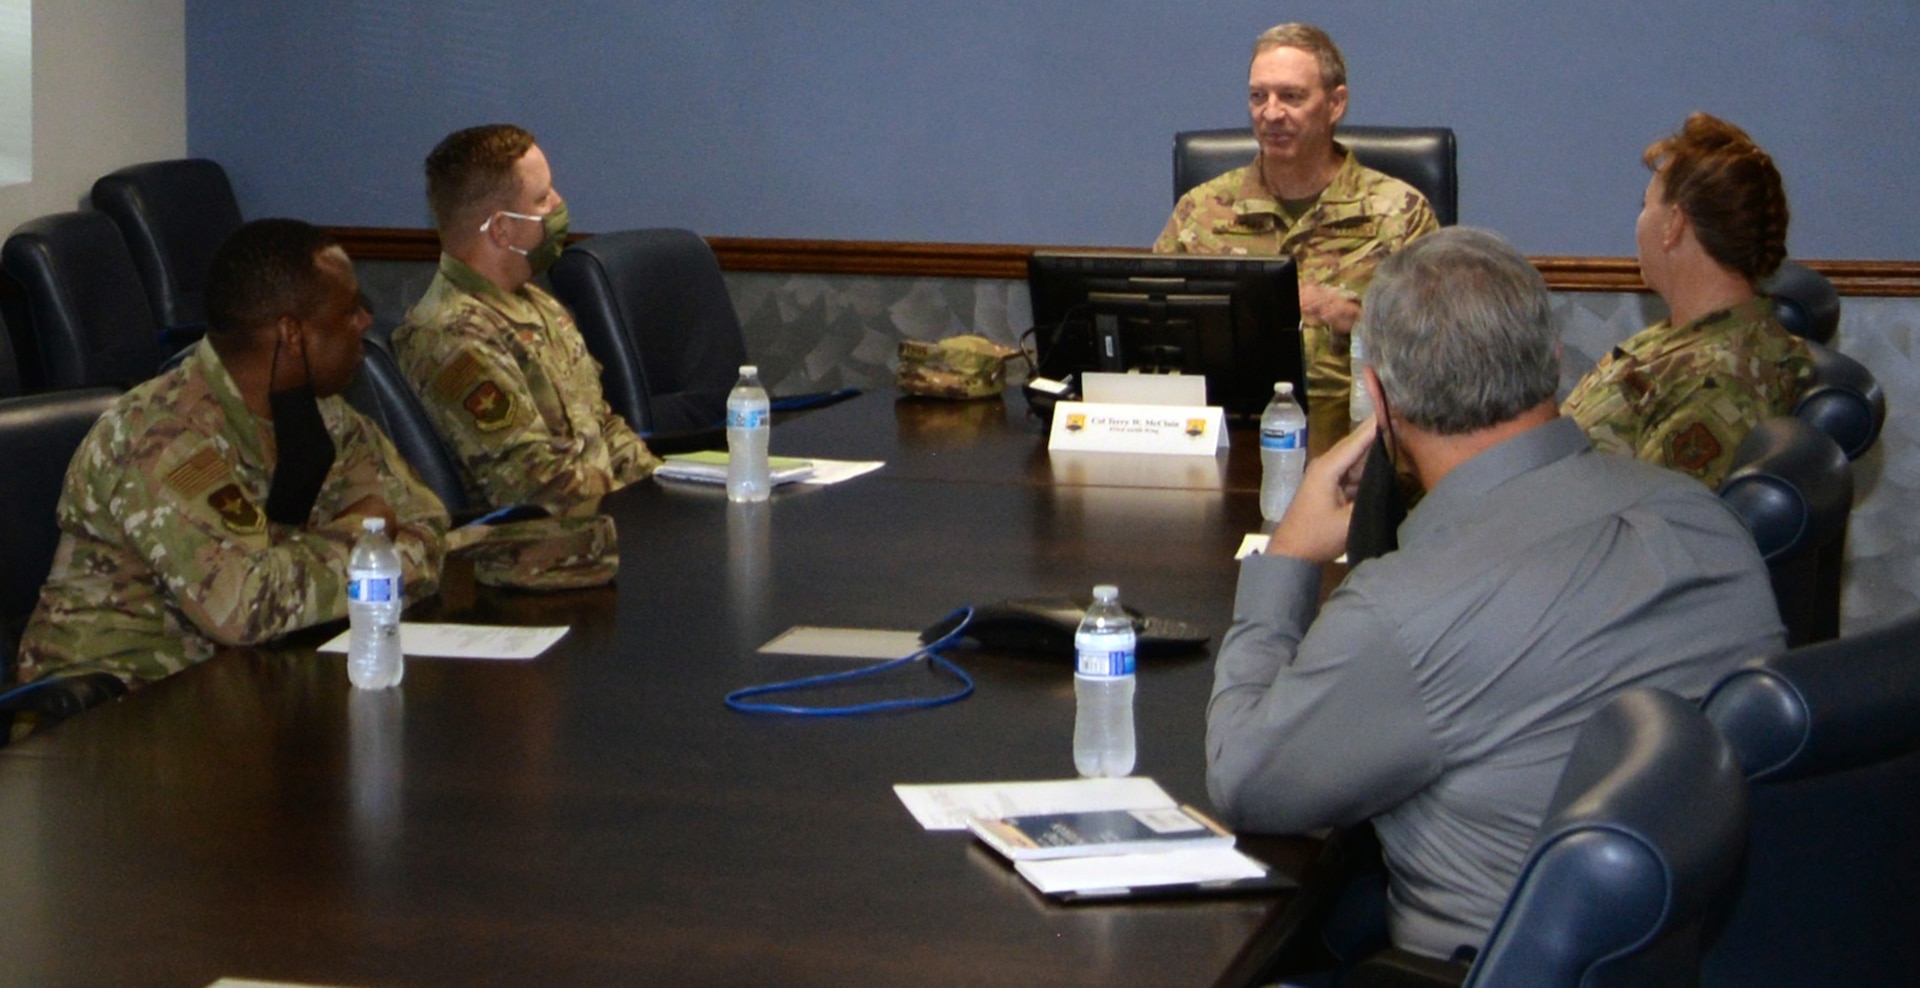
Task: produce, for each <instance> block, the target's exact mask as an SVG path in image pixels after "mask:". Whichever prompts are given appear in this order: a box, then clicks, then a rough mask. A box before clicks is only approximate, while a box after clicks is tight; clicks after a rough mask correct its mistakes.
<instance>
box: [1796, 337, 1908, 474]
mask: <svg viewBox="0 0 1920 988" xmlns="http://www.w3.org/2000/svg"><path fill="white" fill-rule="evenodd" d="M1807 349H1808V351H1809V352H1810V353H1812V355H1813V378H1812V379H1811V380H1810V381H1808V382H1807V385H1806V388H1805V389H1804V390H1802V391H1801V393H1800V398H1799V400H1798V401H1797V402H1795V403H1794V406H1793V414H1794V415H1796V416H1798V417H1799V418H1801V419H1802V420H1804V421H1806V422H1808V423H1810V424H1811V425H1813V427H1814V428H1816V429H1819V430H1820V431H1821V432H1824V433H1826V434H1827V435H1828V436H1831V437H1832V438H1833V441H1834V442H1836V443H1838V444H1840V449H1841V450H1842V451H1843V452H1845V453H1846V454H1847V459H1849V460H1857V459H1859V458H1860V457H1861V456H1862V455H1863V454H1865V453H1866V452H1867V450H1869V449H1872V448H1873V444H1874V442H1875V440H1877V439H1879V438H1880V428H1881V426H1882V425H1884V424H1885V423H1886V421H1887V395H1886V392H1884V391H1882V390H1881V389H1880V382H1879V381H1878V380H1875V379H1874V376H1873V372H1872V371H1869V370H1867V367H1866V365H1865V364H1862V363H1861V362H1859V361H1858V360H1855V359H1853V358H1852V357H1849V356H1847V355H1846V354H1844V353H1841V352H1840V351H1838V350H1835V349H1833V348H1832V347H1827V346H1822V345H1821V344H1819V343H1815V342H1811V341H1809V342H1808V343H1807Z"/></svg>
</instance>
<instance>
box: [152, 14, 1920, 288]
mask: <svg viewBox="0 0 1920 988" xmlns="http://www.w3.org/2000/svg"><path fill="white" fill-rule="evenodd" d="M1286 19H1301V20H1310V21H1313V22H1316V23H1318V24H1320V25H1322V26H1323V27H1326V28H1327V29H1328V30H1329V31H1331V32H1332V33H1333V35H1334V37H1335V38H1336V39H1337V40H1338V41H1339V42H1340V43H1341V45H1342V47H1343V48H1344V49H1345V50H1346V54H1347V60H1348V69H1349V73H1350V76H1351V86H1352V90H1353V98H1352V106H1351V109H1350V111H1349V114H1348V120H1349V121H1351V122H1354V123H1445V124H1450V125H1452V126H1453V127H1454V128H1456V129H1457V130H1458V131H1459V134H1460V143H1461V162H1460V173H1461V200H1462V201H1461V211H1462V219H1463V221H1464V222H1468V223H1472V224H1476V225H1481V226H1489V227H1493V228H1495V229H1498V230H1501V231H1503V232H1504V233H1506V234H1507V235H1508V236H1509V237H1510V238H1512V239H1513V240H1514V242H1515V243H1516V244H1518V245H1519V246H1520V247H1521V249H1523V250H1525V251H1527V252H1529V253H1532V254H1576V255H1589V254H1591V255H1626V254H1630V253H1631V252H1632V249H1633V248H1632V229H1633V218H1634V214H1635V212H1636V210H1637V204H1638V199H1639V195H1640V191H1641V189H1642V188H1643V187H1644V185H1645V182H1646V173H1645V172H1644V170H1643V169H1642V168H1641V167H1640V164H1639V153H1640V150H1641V149H1642V148H1643V147H1644V146H1645V145H1646V144H1647V143H1648V142H1649V141H1650V140H1651V139H1653V138H1655V137H1657V136H1659V135H1660V134H1662V133H1664V132H1666V131H1668V130H1671V129H1672V128H1673V127H1675V126H1677V125H1678V124H1679V122H1680V120H1681V119H1682V118H1683V117H1684V116H1685V114H1686V113H1687V111H1689V110H1692V109H1696V108H1697V109H1704V110H1708V111H1710V112H1714V113H1717V114H1720V115H1722V116H1725V117H1728V118H1729V119H1732V120H1733V121H1735V122H1736V123H1739V124H1741V125H1742V126H1744V127H1746V128H1747V129H1748V130H1749V131H1750V132H1751V133H1753V134H1754V136H1755V138H1756V139H1757V140H1759V141H1760V143H1761V144H1762V145H1763V146H1765V147H1766V148H1768V149H1769V150H1770V151H1772V152H1773V153H1774V155H1775V157H1776V158H1777V159H1778V161H1779V162H1780V165H1781V168H1782V170H1783V171H1784V173H1785V174H1786V176H1787V182H1788V192H1789V195H1790V197H1791V199H1792V204H1793V209H1794V223H1793V233H1792V242H1791V247H1792V251H1793V253H1794V254H1795V255H1796V256H1800V257H1810V258H1887V259H1893V258H1912V257H1915V256H1917V255H1920V243H1917V241H1920V237H1917V236H1916V226H1917V224H1916V219H1915V210H1916V207H1915V203H1920V188H1916V182H1915V180H1914V177H1913V176H1914V175H1915V174H1916V173H1920V167H1916V164H1917V161H1916V159H1917V158H1920V156H1917V155H1916V154H1915V152H1916V150H1920V109H1917V107H1920V5H1917V4H1915V3H1914V2H1912V0H1881V2H1870V0H1837V2H1828V3H1807V2H1804V0H1790V2H1789V0H1772V2H1757V3H1745V4H1739V5H1729V4H1724V3H1719V2H1715V0H1615V2H1612V3H1554V2H1549V3H1541V2H1539V0H1450V2H1449V0H1424V2H1414V0H1389V2H1375V3H1364V4H1361V3H1351V2H1300V3H1273V2H1259V3H1255V2H1240V0H1232V2H1229V0H1211V2H1190V3H1174V2H1149V0H970V2H965V3H917V2H902V0H792V2H769V0H559V2H555V3H530V2H527V0H330V2H329V0H320V2H313V3H300V4H294V3H286V4H282V3H261V2H259V0H188V2H187V72H188V91H187V92H188V144H189V147H190V148H191V151H192V153H194V154H198V155H205V156H209V157H213V158H216V159H219V160H220V161H222V162H224V163H225V164H226V165H227V167H228V168H229V169H230V170H231V171H232V173H233V176H234V179H235V183H236V186H237V188H238V191H239V194H240V197H241V204H242V207H243V208H244V209H245V210H246V212H247V213H248V214H249V215H266V214H294V215H299V216H303V217H306V218H310V219H313V220H315V221H318V222H322V223H329V224H340V225H369V226H416V227H417V226H426V225H428V222H427V217H426V210H425V207H424V205H423V203H422V192H421V184H422V182H421V179H420V172H419V169H420V161H421V159H422V158H423V157H424V155H425V153H426V151H427V149H428V148H430V147H431V146H432V145H433V143H434V141H436V140H437V139H438V138H440V137H441V136H442V135H444V134H445V133H446V132H447V131H449V130H452V129H454V128H456V127H460V126H465V125H468V124H472V123H479V122H485V121H490V120H511V121H515V122H519V123H521V124H523V125H526V126H528V127H529V128H530V129H532V130H534V131H535V132H536V133H537V134H538V135H539V137H540V141H541V144H542V146H543V147H544V148H545V149H546V151H547V153H548V156H549V158H550V159H551V160H552V162H553V164H554V169H555V176H556V180H557V184H558V186H559V188H560V190H561V192H562V193H563V194H565V195H567V196H568V198H569V199H570V200H571V203H572V211H573V215H574V222H575V224H576V226H577V227H578V228H580V229H583V230H606V229H615V228H620V227H628V226H651V225H675V226H687V227H691V228H693V229H695V230H698V231H700V232H702V233H705V234H709V235H724V236H747V237H801V238H824V239H867V240H923V241H958V242H982V243H1036V244H1039V243H1045V244H1111V245H1144V244H1145V243H1147V242H1148V241H1150V240H1151V239H1152V237H1153V236H1154V234H1156V233H1157V232H1158V231H1159V229H1160V226H1161V224H1162V223H1163V222H1164V221H1165V218H1166V214H1167V211H1168V208H1169V206H1170V205H1171V199H1170V195H1171V193H1170V190H1169V187H1168V183H1169V166H1168V148H1169V143H1170V136H1171V134H1172V133H1173V131H1175V130H1178V129H1182V128H1188V127H1209V126H1230V125H1235V124H1242V123H1244V122H1245V113H1244V110H1243V109H1242V107H1243V105H1244V84H1245V80H1246V75H1245V69H1246V61H1247V56H1248V46H1249V44H1250V42H1251V39H1252V37H1253V36H1254V35H1255V34H1256V33H1258V32H1259V31H1260V30H1261V29H1263V28H1265V27H1267V26H1269V25H1270V24H1272V23H1274V22H1276V21H1280V20H1286Z"/></svg>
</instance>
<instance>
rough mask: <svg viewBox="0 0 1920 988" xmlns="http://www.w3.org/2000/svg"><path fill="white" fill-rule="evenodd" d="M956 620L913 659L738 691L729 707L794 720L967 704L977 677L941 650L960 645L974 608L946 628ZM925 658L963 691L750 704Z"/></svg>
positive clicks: (961, 612) (730, 697)
mask: <svg viewBox="0 0 1920 988" xmlns="http://www.w3.org/2000/svg"><path fill="white" fill-rule="evenodd" d="M956 617H957V618H959V619H960V622H959V623H958V624H956V625H954V626H953V630H951V631H948V632H947V633H946V634H944V635H941V636H940V637H939V638H937V639H935V640H934V641H931V642H929V643H927V644H926V645H925V646H922V647H921V648H920V650H919V651H917V652H914V653H913V654H912V655H906V656H902V657H900V658H898V659H888V660H887V661H885V662H880V663H876V664H874V665H870V666H865V667H862V668H859V669H848V670H845V671H842V672H831V673H826V674H825V675H820V676H808V677H806V678H804V679H790V680H788V681H786V682H784V683H768V684H766V685H764V686H748V687H746V688H744V689H737V690H734V691H733V692H731V693H728V694H727V707H728V708H729V709H732V710H738V711H740V712H741V713H745V714H785V715H788V716H792V717H852V716H856V715H859V714H873V713H885V712H888V711H893V710H924V709H926V708H928V707H939V706H944V705H946V704H949V703H956V702H958V701H960V700H964V699H966V698H967V697H969V696H972V695H973V677H972V676H969V675H967V673H966V670H964V669H962V668H960V667H959V666H957V665H954V664H953V663H952V662H951V661H949V660H948V659H947V658H946V657H945V656H943V655H941V654H940V650H941V649H943V648H948V647H950V646H952V645H954V644H955V643H957V642H959V640H960V633H961V632H962V631H965V630H966V627H967V625H968V624H969V623H971V622H972V621H973V608H971V607H962V608H960V609H958V610H956V611H954V612H953V613H952V614H949V615H947V616H946V618H945V619H944V620H943V621H942V622H941V623H943V624H944V623H945V622H946V621H952V620H953V619H954V618H956ZM922 658H924V659H927V660H928V661H929V664H931V665H933V666H937V667H939V668H942V669H945V670H947V671H948V672H950V673H952V674H953V676H954V678H955V679H958V680H959V681H960V688H959V689H957V690H955V691H953V692H952V693H948V694H945V695H943V696H930V697H924V698H921V699H915V700H876V701H874V702H872V703H856V704H852V705H850V706H843V707H802V706H796V705H793V704H786V703H753V702H749V698H751V697H756V696H766V695H769V694H772V693H792V692H796V691H798V690H804V689H811V688H813V687H816V686H827V685H830V684H833V683H844V682H847V681H848V680H853V679H858V678H860V677H862V676H873V675H878V674H880V673H883V672H886V671H887V670H889V669H895V668H898V667H900V666H903V665H906V664H907V663H909V662H916V661H919V660H920V659H922Z"/></svg>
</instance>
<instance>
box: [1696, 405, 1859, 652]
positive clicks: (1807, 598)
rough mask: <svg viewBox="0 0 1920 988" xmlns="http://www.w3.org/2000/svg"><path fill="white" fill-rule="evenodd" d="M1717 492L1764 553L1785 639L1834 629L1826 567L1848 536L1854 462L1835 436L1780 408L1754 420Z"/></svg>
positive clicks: (1835, 607) (1792, 641) (1833, 573)
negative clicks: (1762, 419) (1775, 414)
mask: <svg viewBox="0 0 1920 988" xmlns="http://www.w3.org/2000/svg"><path fill="white" fill-rule="evenodd" d="M1733 462H1734V466H1733V469H1732V470H1730V471H1729V472H1728V473H1727V479H1726V480H1725V481H1724V482H1722V483H1721V485H1720V498H1721V500H1723V501H1725V502H1727V504H1728V505H1729V506H1730V507H1732V508H1733V510H1734V513H1735V514H1737V515H1739V516H1740V520H1741V521H1744V522H1746V524H1747V529H1748V530H1749V531H1751V532H1752V533H1753V538H1754V542H1755V544H1757V545H1758V546H1759V548H1760V555H1761V556H1762V557H1763V558H1764V559H1766V561H1767V571H1768V573H1769V575H1770V576H1771V577H1772V580H1773V594H1774V599H1775V601H1776V602H1777V603H1778V604H1779V606H1780V619H1781V621H1782V622H1784V623H1785V624H1786V626H1787V643H1788V644H1789V645H1805V644H1810V643H1812V642H1818V641H1826V640H1828V639H1830V638H1835V637H1838V635H1839V634H1840V570H1839V568H1838V566H1837V565H1836V566H1833V567H1831V568H1829V567H1828V566H1827V565H1826V564H1825V561H1824V557H1825V555H1826V554H1827V553H1832V554H1833V555H1834V557H1835V558H1838V554H1839V553H1840V552H1841V551H1842V548H1843V547H1844V545H1845V542H1846V537H1847V519H1848V516H1849V515H1850V514H1851V513H1852V511H1853V469H1852V467H1851V466H1850V465H1849V464H1848V463H1847V458H1846V454H1844V453H1842V452H1841V451H1840V447H1839V446H1837V445H1835V444H1834V442H1833V440H1831V439H1829V438H1827V436H1826V435H1825V434H1824V433H1822V432H1820V430H1818V429H1815V428H1814V427H1813V426H1811V425H1808V424H1807V423H1805V422H1803V421H1801V420H1799V419H1797V418H1793V417H1791V416H1784V415H1783V416H1780V417H1778V418H1772V419H1768V420H1767V421H1765V422H1762V423H1760V424H1759V425H1758V426H1756V427H1755V428H1754V430H1753V431H1752V432H1750V433H1748V434H1747V438H1746V439H1745V440H1743V441H1742V442H1741V443H1740V447H1739V449H1737V450H1735V451H1734V457H1733Z"/></svg>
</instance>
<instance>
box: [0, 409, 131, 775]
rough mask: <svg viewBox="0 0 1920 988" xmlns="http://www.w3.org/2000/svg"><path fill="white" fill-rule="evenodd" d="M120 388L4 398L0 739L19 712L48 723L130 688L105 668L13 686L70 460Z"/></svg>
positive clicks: (55, 539) (48, 565) (0, 425)
mask: <svg viewBox="0 0 1920 988" xmlns="http://www.w3.org/2000/svg"><path fill="white" fill-rule="evenodd" d="M118 394H119V392H117V391H114V390H113V389H111V388H93V389H83V390H74V391H61V392H54V393H51V394H41V395H29V396H27V397H24V398H8V399H5V400H0V465H4V469H0V504H4V505H6V510H5V511H0V559H4V560H5V564H4V565H0V691H3V692H0V744H5V743H6V739H7V732H8V730H9V729H10V728H11V727H12V724H13V715H14V714H16V713H20V712H23V711H29V710H31V711H34V712H36V713H38V714H39V715H40V720H41V724H42V725H44V724H46V723H48V722H50V721H53V720H57V719H59V718H61V717H65V716H71V715H72V714H75V713H78V712H80V711H81V710H84V709H86V708H87V707H89V706H92V705H93V704H95V703H98V702H100V701H102V700H105V699H108V698H109V697H112V696H118V695H119V694H121V693H124V692H125V688H124V687H123V686H122V685H121V683H120V681H119V680H118V679H115V678H114V677H112V676H107V675H104V674H97V675H93V676H85V677H79V678H77V679H70V680H60V681H51V680H43V681H41V682H39V683H34V684H32V685H29V686H27V687H18V688H16V687H14V686H13V683H14V677H15V674H16V670H15V661H16V659H17V658H18V653H19V648H20V633H21V632H22V631H24V630H25V629H26V624H27V618H29V617H30V616H32V614H33V608H34V605H35V604H36V603H38V602H39V599H40V585H41V584H42V583H45V582H46V580H47V573H48V571H49V570H51V569H52V568H53V553H54V550H55V549H56V548H57V547H58V546H59V544H60V527H59V522H58V521H57V520H56V517H55V514H54V508H55V506H56V505H58V504H59V502H60V491H61V488H62V487H63V486H64V485H65V483H66V476H67V464H68V462H70V461H71V460H72V459H73V452H74V450H76V449H78V448H79V446H80V441H81V440H82V439H84V438H86V435H87V430H89V429H91V428H93V423H94V422H95V420H97V419H99V417H100V413H101V412H104V411H106V409H107V406H109V405H111V404H113V400H114V398H115V397H117V396H118Z"/></svg>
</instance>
